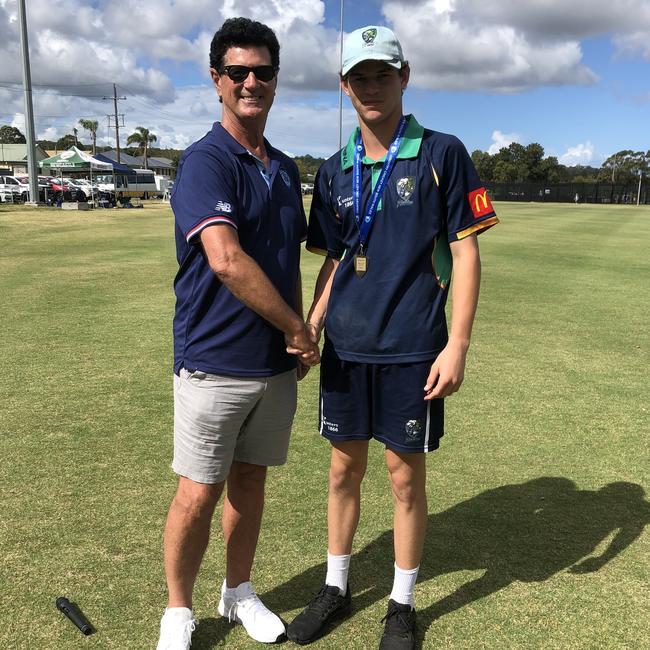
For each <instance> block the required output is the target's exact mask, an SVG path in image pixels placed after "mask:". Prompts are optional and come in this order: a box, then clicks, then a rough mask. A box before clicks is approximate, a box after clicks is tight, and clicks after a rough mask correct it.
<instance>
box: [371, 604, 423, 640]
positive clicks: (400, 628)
mask: <svg viewBox="0 0 650 650" xmlns="http://www.w3.org/2000/svg"><path fill="white" fill-rule="evenodd" d="M381 620H382V622H384V621H386V625H385V626H384V633H383V635H382V637H381V641H380V642H379V650H414V649H415V610H414V609H413V608H412V607H411V606H410V605H402V603H396V602H395V601H394V600H392V599H391V600H389V601H388V611H387V612H386V616H384V618H382V619H381Z"/></svg>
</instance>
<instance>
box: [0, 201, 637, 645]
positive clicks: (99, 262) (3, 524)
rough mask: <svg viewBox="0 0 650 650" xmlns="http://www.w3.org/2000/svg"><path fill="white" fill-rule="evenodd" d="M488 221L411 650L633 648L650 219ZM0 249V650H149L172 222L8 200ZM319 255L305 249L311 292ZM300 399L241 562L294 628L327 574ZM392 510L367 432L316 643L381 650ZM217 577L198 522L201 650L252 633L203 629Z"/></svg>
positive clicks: (510, 208) (157, 214) (599, 210)
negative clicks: (351, 522) (416, 641)
mask: <svg viewBox="0 0 650 650" xmlns="http://www.w3.org/2000/svg"><path fill="white" fill-rule="evenodd" d="M497 210H498V212H499V215H500V217H501V220H502V224H501V225H499V226H498V227H496V228H494V229H492V230H490V231H489V232H488V233H486V234H485V235H482V236H481V238H480V241H481V251H482V258H483V273H484V280H483V289H482V295H481V304H480V306H479V314H478V317H477V321H476V326H475V335H474V340H473V345H472V348H471V351H470V356H469V360H468V370H467V376H466V381H465V384H464V386H463V388H462V389H461V392H460V393H459V394H458V395H456V396H454V397H452V398H451V399H449V400H448V401H447V435H446V436H445V438H444V439H443V442H442V446H441V449H440V450H439V451H438V452H436V453H434V454H433V455H432V456H431V457H430V458H429V470H428V471H429V481H428V495H429V509H430V516H429V531H428V541H427V546H426V550H425V558H424V560H423V563H422V568H421V572H420V581H419V586H418V591H417V594H416V598H417V606H418V609H419V611H420V618H419V621H420V636H421V639H422V646H423V647H424V648H454V649H456V648H458V649H460V648H463V649H470V648H471V649H473V648H485V649H495V650H496V649H499V650H503V649H504V648H505V649H511V648H522V649H527V648H561V649H564V648H607V649H610V648H612V649H619V648H620V649H622V648H631V649H640V648H648V647H650V615H649V611H650V608H649V605H650V592H649V586H648V585H649V584H650V568H649V565H648V558H649V557H650V535H649V534H648V529H647V525H648V524H650V504H649V503H648V498H647V496H646V495H645V490H647V489H648V487H650V480H649V466H650V463H649V460H650V454H649V444H648V433H649V427H648V420H649V418H648V398H647V394H648V368H649V367H650V366H649V363H650V358H649V356H650V355H649V336H648V330H649V327H648V324H649V322H650V308H649V304H650V301H649V291H648V281H649V278H650V261H649V257H648V251H649V243H650V210H649V209H648V208H636V207H618V206H617V207H612V206H607V207H605V206H603V207H593V206H587V205H578V206H574V205H529V204H522V205H517V204H503V203H502V204H499V205H497ZM0 238H1V241H2V253H1V255H0V292H1V295H2V303H3V313H2V337H3V347H2V349H3V357H4V364H3V365H4V374H5V379H4V381H2V382H1V384H0V398H1V401H2V412H1V420H2V426H1V432H2V435H1V438H0V458H2V461H1V464H0V494H1V500H2V501H1V503H2V507H1V515H0V554H1V556H2V562H1V564H0V583H1V584H2V603H3V605H2V608H1V609H0V648H3V649H5V648H6V649H11V650H13V649H22V648H26V649H28V650H31V649H39V650H46V649H55V650H61V649H63V650H67V649H69V648H70V649H72V648H112V649H124V648H134V649H146V648H153V647H155V643H156V639H157V634H158V623H159V618H160V614H161V612H162V608H163V607H164V604H165V583H164V576H163V569H162V561H161V550H160V548H161V539H162V528H163V522H164V518H165V515H166V511H167V507H168V504H169V501H170V499H171V497H172V494H173V491H174V487H175V478H174V475H173V474H172V472H171V470H170V468H169V463H170V458H171V415H172V413H171V406H172V400H171V389H172V381H171V318H172V310H173V296H172V279H173V276H174V273H175V267H176V262H175V257H174V250H173V221H172V216H171V212H170V210H169V208H168V207H163V206H160V205H158V206H151V207H148V208H145V209H142V210H111V211H108V210H107V211H96V212H93V213H65V212H61V211H55V210H40V209H31V208H25V207H22V208H13V207H5V206H0ZM319 264H320V258H316V257H315V256H312V255H310V254H306V255H305V257H304V262H303V268H304V276H305V279H306V282H305V284H306V293H310V292H311V287H312V286H313V279H314V275H315V273H316V271H317V268H318V266H319ZM12 378H13V379H12ZM14 379H16V381H15V382H14ZM316 395H317V373H316V372H313V371H312V372H311V373H310V375H309V376H308V377H307V379H306V380H305V381H304V382H302V384H301V386H300V400H299V401H300V403H299V410H298V414H297V418H296V423H295V428H294V435H293V438H292V443H291V451H290V458H289V462H288V464H287V465H286V466H285V467H283V468H279V469H274V470H273V471H271V472H270V475H269V482H268V500H267V509H266V513H265V521H264V528H263V531H262V538H261V540H260V545H259V551H258V556H257V558H258V561H257V564H256V570H255V583H256V586H257V588H258V590H259V592H260V593H261V594H262V595H263V596H264V599H265V600H266V602H267V603H268V604H269V605H270V606H272V607H273V608H274V609H276V611H278V612H279V613H281V615H282V616H283V617H284V618H285V619H287V620H290V619H291V618H292V617H293V616H294V615H295V613H297V611H298V610H299V609H300V608H301V607H302V606H303V605H304V604H305V603H306V601H307V600H308V599H309V597H310V595H311V593H312V592H313V590H314V589H316V588H317V587H318V586H319V584H320V583H321V582H322V580H323V578H324V575H325V573H324V563H323V559H324V556H325V552H326V546H325V494H326V485H327V465H328V446H327V444H326V443H325V441H323V440H321V439H319V437H318V435H317V433H316V428H315V424H316V415H317V401H316ZM391 512H392V507H391V497H390V494H389V487H388V482H387V478H386V473H385V470H384V468H383V457H382V451H381V447H380V446H379V445H375V446H373V447H372V454H371V462H370V466H369V469H368V474H367V477H366V480H365V483H364V490H363V512H362V521H361V525H360V529H359V533H358V535H357V538H356V541H355V548H354V552H355V556H354V558H353V560H352V570H351V585H352V589H353V593H354V605H355V614H354V616H352V617H351V618H349V619H348V620H346V621H345V622H343V623H342V624H341V625H340V626H339V627H338V628H337V629H336V630H334V631H333V632H332V633H331V634H330V635H329V636H328V637H326V638H325V639H323V640H321V641H319V642H317V643H315V644H314V645H313V646H312V647H314V648H336V649H340V648H343V649H347V648H354V649H360V650H361V649H366V648H374V647H376V644H377V640H378V637H379V634H380V631H381V625H380V623H379V620H380V618H381V617H382V616H383V614H384V609H385V598H386V596H387V594H388V593H389V591H390V587H391V581H392V549H391V536H390V529H391V525H392V523H391ZM222 575H223V555H222V546H221V543H220V533H219V531H218V527H215V530H214V535H213V540H212V544H211V546H210V548H209V550H208V554H207V556H206V559H205V562H204V564H203V567H202V570H201V573H200V576H199V580H198V584H197V587H196V592H195V610H196V613H197V615H198V617H199V618H200V619H201V623H200V625H199V627H198V629H197V631H196V632H195V637H194V638H195V643H194V645H193V646H192V647H193V649H194V648H197V649H198V650H202V649H207V648H220V647H228V648H253V647H259V646H258V645H257V644H255V643H253V642H249V640H248V638H247V637H246V635H245V634H244V632H243V630H242V629H241V628H239V627H234V628H233V627H231V626H230V625H229V624H228V623H226V622H225V621H224V620H223V619H220V618H218V617H217V615H216V606H217V602H218V585H219V584H220V582H221V576H222ZM59 595H66V596H68V598H70V599H71V600H74V601H76V602H77V603H78V604H79V605H80V606H81V607H82V608H83V610H84V611H85V612H86V614H87V615H88V617H89V618H90V620H91V621H92V623H93V624H94V625H95V626H96V628H97V630H98V632H97V633H96V634H94V635H92V636H90V637H85V638H84V637H82V636H81V635H80V634H79V632H78V631H77V630H76V629H75V628H74V627H73V626H72V625H71V624H70V623H69V622H68V621H67V620H66V619H64V618H63V616H62V615H60V614H59V613H58V612H57V611H56V609H55V608H54V599H55V598H56V597H57V596H59ZM287 645H291V644H287Z"/></svg>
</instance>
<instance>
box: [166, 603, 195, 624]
mask: <svg viewBox="0 0 650 650" xmlns="http://www.w3.org/2000/svg"><path fill="white" fill-rule="evenodd" d="M192 616H193V612H192V610H191V609H189V608H188V607H166V608H165V617H167V618H168V619H169V618H175V619H176V620H178V621H182V622H184V621H189V620H191V618H192Z"/></svg>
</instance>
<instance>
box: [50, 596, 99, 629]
mask: <svg viewBox="0 0 650 650" xmlns="http://www.w3.org/2000/svg"><path fill="white" fill-rule="evenodd" d="M56 608H57V609H58V610H59V611H61V612H63V613H64V614H65V615H66V616H67V617H68V618H69V619H70V620H71V621H72V622H73V623H74V624H75V625H76V626H77V627H78V628H79V629H80V630H81V633H82V634H85V635H86V636H88V635H89V634H92V633H93V631H94V630H93V626H92V625H91V624H90V622H89V621H88V619H87V618H86V617H85V616H84V615H83V613H82V611H81V610H80V609H79V608H78V607H77V606H76V605H75V604H74V603H71V602H70V601H69V600H68V599H67V598H64V597H63V596H60V597H59V598H57V599H56Z"/></svg>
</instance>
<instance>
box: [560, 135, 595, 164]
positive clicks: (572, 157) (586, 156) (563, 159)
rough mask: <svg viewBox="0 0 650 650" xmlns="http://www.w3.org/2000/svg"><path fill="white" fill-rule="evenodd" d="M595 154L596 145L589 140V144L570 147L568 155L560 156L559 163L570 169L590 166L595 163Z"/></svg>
mask: <svg viewBox="0 0 650 650" xmlns="http://www.w3.org/2000/svg"><path fill="white" fill-rule="evenodd" d="M594 152H595V147H594V145H593V144H592V143H591V142H590V141H589V140H587V142H584V143H580V144H577V145H576V146H575V147H569V148H568V149H567V151H566V153H564V154H562V155H561V156H560V158H559V162H560V163H562V164H563V165H567V166H568V167H575V166H576V165H589V164H591V163H592V162H593V161H594Z"/></svg>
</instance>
